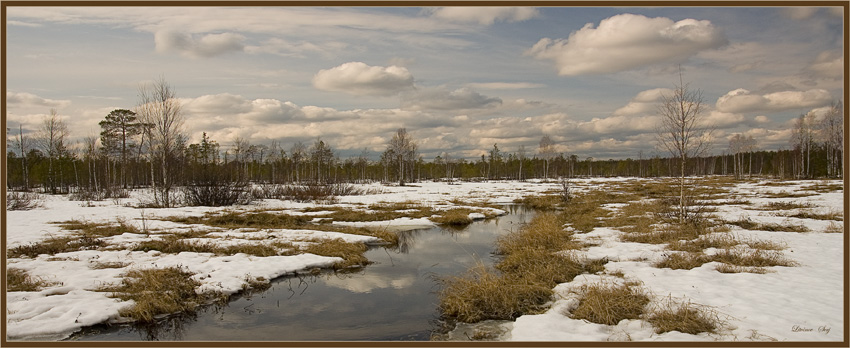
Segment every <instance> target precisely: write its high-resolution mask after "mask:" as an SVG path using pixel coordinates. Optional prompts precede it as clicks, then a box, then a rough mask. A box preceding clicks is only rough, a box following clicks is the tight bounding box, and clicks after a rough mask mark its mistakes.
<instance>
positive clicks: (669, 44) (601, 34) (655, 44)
mask: <svg viewBox="0 0 850 348" xmlns="http://www.w3.org/2000/svg"><path fill="white" fill-rule="evenodd" d="M726 43H727V40H726V37H725V36H724V34H723V33H722V32H721V31H720V30H719V29H717V28H715V27H714V25H713V24H711V22H709V21H707V20H695V19H684V20H681V21H678V22H673V20H671V19H669V18H664V17H656V18H648V17H645V16H642V15H635V14H620V15H616V16H613V17H610V18H607V19H603V20H602V21H601V22H600V23H599V27H598V28H594V26H593V23H588V24H586V25H585V26H584V27H583V28H582V29H581V30H578V31H576V32H573V33H572V34H570V36H569V38H567V39H556V40H552V39H550V38H543V39H541V40H540V41H539V42H537V44H535V45H534V46H533V47H532V48H531V49H529V50H528V51H526V54H527V55H531V56H534V57H535V58H537V59H549V60H553V61H554V62H555V66H556V68H557V69H558V73H559V74H560V75H567V76H575V75H584V74H605V73H613V72H618V71H623V70H629V69H633V68H638V67H644V66H649V65H653V64H657V63H678V62H683V61H685V60H686V59H688V58H689V57H691V56H693V55H695V54H697V53H699V52H700V51H703V50H708V49H714V48H719V47H721V46H723V45H725V44H726Z"/></svg>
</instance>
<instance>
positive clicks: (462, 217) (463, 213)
mask: <svg viewBox="0 0 850 348" xmlns="http://www.w3.org/2000/svg"><path fill="white" fill-rule="evenodd" d="M472 212H473V211H472V210H471V209H467V208H454V209H449V210H446V211H444V212H442V213H441V214H440V215H439V216H436V217H431V218H430V220H431V221H433V222H435V223H438V224H441V225H451V226H466V225H469V224H471V223H472V219H470V218H469V214H470V213H472Z"/></svg>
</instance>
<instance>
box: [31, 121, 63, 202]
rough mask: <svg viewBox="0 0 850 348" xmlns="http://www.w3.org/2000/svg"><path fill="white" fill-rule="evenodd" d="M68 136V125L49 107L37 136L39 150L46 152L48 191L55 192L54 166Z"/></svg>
mask: <svg viewBox="0 0 850 348" xmlns="http://www.w3.org/2000/svg"><path fill="white" fill-rule="evenodd" d="M67 136H68V126H67V125H66V124H65V122H64V121H62V119H61V118H59V114H58V113H57V112H56V109H50V113H49V114H48V115H47V116H45V117H44V119H43V120H42V123H41V130H40V134H39V137H38V144H39V147H40V148H41V150H42V151H43V152H44V153H45V154H47V161H48V167H47V180H48V184H49V185H50V192H51V193H56V167H57V166H58V164H57V163H56V162H58V161H59V158H60V157H61V156H62V155H63V153H64V152H65V151H67V149H66V148H65V146H66V144H65V138H66V137H67Z"/></svg>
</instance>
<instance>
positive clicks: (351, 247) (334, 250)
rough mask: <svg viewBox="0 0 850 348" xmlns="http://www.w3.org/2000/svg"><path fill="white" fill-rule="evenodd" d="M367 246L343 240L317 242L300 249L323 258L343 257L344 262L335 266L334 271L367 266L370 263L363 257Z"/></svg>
mask: <svg viewBox="0 0 850 348" xmlns="http://www.w3.org/2000/svg"><path fill="white" fill-rule="evenodd" d="M366 249H367V248H366V246H365V245H363V244H362V243H348V242H346V241H343V240H342V239H331V240H316V241H314V243H312V244H310V245H308V246H306V247H302V248H300V251H301V252H305V253H310V254H316V255H321V256H330V257H341V258H342V259H343V260H342V261H340V262H337V263H336V264H334V269H341V268H350V267H359V266H365V265H368V264H369V263H370V261H369V260H368V259H367V258H366V256H364V255H363V253H365V252H366Z"/></svg>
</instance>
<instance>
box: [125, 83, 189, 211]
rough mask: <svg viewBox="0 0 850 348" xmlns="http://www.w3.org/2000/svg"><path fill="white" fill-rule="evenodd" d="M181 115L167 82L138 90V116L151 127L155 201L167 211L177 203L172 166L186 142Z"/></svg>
mask: <svg viewBox="0 0 850 348" xmlns="http://www.w3.org/2000/svg"><path fill="white" fill-rule="evenodd" d="M181 111H182V105H181V104H180V100H178V99H177V95H176V94H175V92H174V89H173V88H172V87H171V85H169V84H168V83H167V82H166V81H165V79H163V78H160V79H158V80H156V81H154V82H153V83H146V84H142V85H140V86H139V104H138V105H137V106H136V114H137V115H139V118H140V119H141V120H142V122H143V123H145V124H146V125H148V127H149V130H148V138H149V142H150V145H151V146H150V152H151V183H152V185H153V188H154V201H155V203H156V204H158V205H161V206H164V207H170V206H171V205H172V204H173V203H174V202H173V201H172V199H171V189H172V188H173V186H174V182H175V178H174V175H175V173H176V172H177V170H175V168H173V167H174V166H173V164H174V162H175V159H177V158H178V156H179V155H180V152H181V151H180V143H181V139H182V138H184V135H183V123H184V121H185V120H184V118H183V114H182V112H181ZM154 163H157V164H156V165H157V166H158V167H159V168H157V169H159V170H158V172H159V173H156V170H155V168H154ZM156 174H158V175H159V178H157V177H156ZM157 179H158V180H157Z"/></svg>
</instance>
